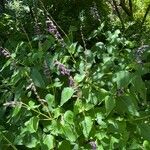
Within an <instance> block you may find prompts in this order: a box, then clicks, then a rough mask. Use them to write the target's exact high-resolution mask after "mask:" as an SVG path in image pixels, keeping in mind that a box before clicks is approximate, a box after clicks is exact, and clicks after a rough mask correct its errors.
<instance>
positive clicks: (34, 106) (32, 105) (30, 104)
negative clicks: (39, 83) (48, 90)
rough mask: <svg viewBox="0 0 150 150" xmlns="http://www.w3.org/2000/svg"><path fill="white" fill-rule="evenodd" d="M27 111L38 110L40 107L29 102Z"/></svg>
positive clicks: (31, 101)
mask: <svg viewBox="0 0 150 150" xmlns="http://www.w3.org/2000/svg"><path fill="white" fill-rule="evenodd" d="M28 106H29V107H28V109H29V110H30V109H35V108H38V107H39V106H40V105H35V102H34V101H33V100H30V101H29V103H28Z"/></svg>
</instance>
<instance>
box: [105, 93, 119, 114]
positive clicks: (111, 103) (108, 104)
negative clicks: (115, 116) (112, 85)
mask: <svg viewBox="0 0 150 150" xmlns="http://www.w3.org/2000/svg"><path fill="white" fill-rule="evenodd" d="M115 105H116V102H115V99H114V98H113V97H112V96H107V97H106V98H105V108H106V113H107V115H108V114H109V113H110V112H111V111H112V110H113V109H114V107H115Z"/></svg>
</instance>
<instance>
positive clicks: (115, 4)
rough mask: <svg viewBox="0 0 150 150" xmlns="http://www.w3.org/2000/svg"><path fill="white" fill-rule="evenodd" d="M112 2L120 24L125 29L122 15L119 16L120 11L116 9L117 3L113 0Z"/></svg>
mask: <svg viewBox="0 0 150 150" xmlns="http://www.w3.org/2000/svg"><path fill="white" fill-rule="evenodd" d="M113 4H114V6H115V10H116V12H117V15H118V18H119V19H120V22H121V24H122V29H123V30H125V26H124V22H123V19H122V17H121V14H120V12H119V9H118V6H117V3H116V1H115V0H113Z"/></svg>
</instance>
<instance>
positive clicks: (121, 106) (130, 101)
mask: <svg viewBox="0 0 150 150" xmlns="http://www.w3.org/2000/svg"><path fill="white" fill-rule="evenodd" d="M135 102H136V101H135V100H134V98H133V97H132V96H129V95H125V96H122V97H120V98H118V99H117V101H116V105H117V108H118V111H120V112H123V113H124V112H126V113H129V114H131V115H133V116H139V113H138V111H137V106H136V104H135Z"/></svg>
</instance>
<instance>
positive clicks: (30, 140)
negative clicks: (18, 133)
mask: <svg viewBox="0 0 150 150" xmlns="http://www.w3.org/2000/svg"><path fill="white" fill-rule="evenodd" d="M23 139H24V140H23V145H25V146H26V147H28V148H35V147H36V146H37V145H38V144H39V142H40V141H39V139H38V137H37V135H36V134H31V133H29V134H26V135H25V137H24V138H23Z"/></svg>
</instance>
